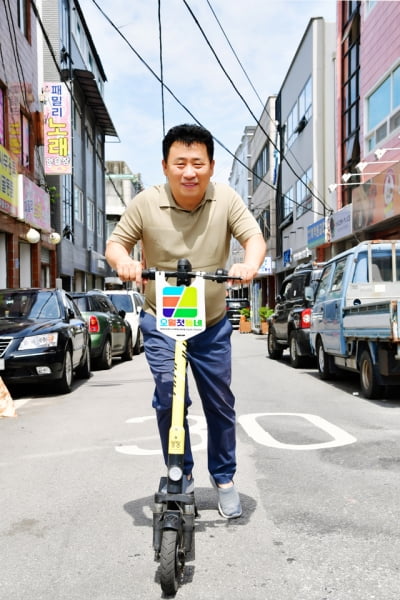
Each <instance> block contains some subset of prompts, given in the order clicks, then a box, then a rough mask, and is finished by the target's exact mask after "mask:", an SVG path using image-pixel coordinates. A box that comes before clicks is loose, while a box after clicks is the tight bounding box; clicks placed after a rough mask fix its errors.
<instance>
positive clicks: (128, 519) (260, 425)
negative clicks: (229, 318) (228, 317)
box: [0, 331, 400, 600]
mask: <svg viewBox="0 0 400 600" xmlns="http://www.w3.org/2000/svg"><path fill="white" fill-rule="evenodd" d="M233 348H234V361H233V362H234V364H233V368H234V379H233V389H234V391H235V394H236V398H237V414H238V453H237V454H238V472H237V477H236V484H237V486H238V489H239V491H240V495H241V500H242V504H243V516H242V518H240V519H238V520H235V521H231V522H228V521H226V520H224V519H222V518H221V517H220V516H219V514H218V512H217V510H216V497H215V492H214V490H213V489H212V488H211V485H210V483H209V480H208V473H207V466H206V462H205V461H206V452H205V443H206V440H205V429H204V419H203V417H202V411H201V406H200V402H199V399H198V396H197V393H196V392H195V391H194V388H193V386H192V399H193V407H192V409H191V413H190V414H191V427H192V445H193V447H194V452H195V460H196V465H195V472H194V476H195V484H196V492H195V493H196V500H197V505H198V510H199V513H200V516H199V518H198V519H197V525H196V553H195V559H194V560H193V561H191V562H188V563H187V564H186V566H185V571H184V576H183V581H182V585H181V586H180V588H179V590H178V593H177V595H176V598H177V599H181V600H188V599H190V600H202V599H208V600H226V598H229V599H230V600H243V599H244V598H251V599H252V600H350V599H351V600H372V599H375V600H398V597H399V586H400V572H399V563H398V556H399V554H400V524H399V519H398V500H397V499H398V497H399V495H400V478H399V467H400V462H399V458H398V457H399V449H400V432H399V427H398V421H399V417H400V401H399V400H397V399H395V398H392V399H386V400H383V401H380V402H372V401H367V400H364V399H363V398H361V397H360V396H359V395H358V382H357V380H356V379H354V378H352V377H349V376H347V377H346V378H344V379H343V380H341V381H336V382H331V383H327V382H322V381H320V380H319V378H318V375H317V371H316V370H314V369H311V368H310V369H301V370H297V371H296V370H294V369H292V368H291V367H290V366H289V363H288V360H287V359H286V360H283V361H281V362H276V361H272V360H270V359H269V358H267V357H266V355H267V351H266V337H265V336H257V335H253V334H239V333H238V332H237V331H235V332H234V333H233ZM152 387H153V386H152V381H151V377H150V373H149V370H148V368H147V364H146V361H145V358H144V355H143V354H141V355H140V356H135V357H134V359H133V361H132V362H128V363H126V362H125V363H120V362H119V361H115V363H114V365H113V367H112V369H111V370H110V371H96V372H94V373H93V375H92V377H91V379H90V380H89V381H88V382H86V383H82V382H81V381H79V382H77V383H76V384H75V387H74V390H73V392H72V394H70V395H65V396H47V395H42V394H39V393H36V392H38V390H33V389H31V390H28V392H29V394H28V393H27V391H24V392H23V394H20V395H18V397H17V396H14V397H15V398H16V401H15V404H16V408H17V413H18V417H17V418H16V419H11V418H9V419H2V420H0V429H1V434H0V451H1V459H0V469H1V471H0V478H1V487H2V494H1V510H0V539H1V548H2V552H1V554H2V567H3V568H2V572H3V576H2V578H1V581H0V598H1V600H10V599H11V598H12V599H13V600H131V599H132V600H136V599H140V600H147V599H156V598H162V593H161V588H160V585H159V577H158V564H157V563H156V562H154V560H153V558H154V557H153V551H152V546H151V541H152V520H151V518H152V516H151V505H152V500H153V494H154V491H155V490H156V487H157V485H158V479H159V477H160V476H161V475H164V474H165V473H164V471H165V469H164V467H163V463H162V459H161V454H160V451H159V442H158V434H157V431H156V425H155V419H154V415H153V411H152V408H151V394H152Z"/></svg>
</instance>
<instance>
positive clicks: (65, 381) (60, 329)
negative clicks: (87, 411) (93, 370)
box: [0, 288, 90, 394]
mask: <svg viewBox="0 0 400 600" xmlns="http://www.w3.org/2000/svg"><path fill="white" fill-rule="evenodd" d="M74 372H75V374H76V376H77V377H81V378H84V379H88V378H89V377H90V338H89V332H88V327H87V325H86V321H85V319H84V317H83V316H82V315H81V313H80V312H79V309H78V308H77V306H76V305H75V303H74V302H73V300H72V298H71V297H70V296H69V295H68V294H67V293H66V292H65V291H64V290H61V289H38V288H32V289H2V290H0V376H1V377H2V378H3V380H4V381H5V383H6V385H13V384H19V383H22V384H23V383H42V384H43V383H48V382H53V383H54V384H55V386H56V388H57V390H58V391H59V392H61V393H64V394H65V393H68V392H70V391H71V389H72V379H73V373H74Z"/></svg>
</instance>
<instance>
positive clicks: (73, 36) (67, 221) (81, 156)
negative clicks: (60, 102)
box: [40, 0, 117, 291]
mask: <svg viewBox="0 0 400 600" xmlns="http://www.w3.org/2000/svg"><path fill="white" fill-rule="evenodd" d="M40 42H41V46H40V47H41V49H42V56H43V69H42V74H41V75H42V77H41V89H42V100H43V111H44V113H45V121H46V118H47V115H48V118H49V119H51V118H52V114H50V113H49V112H48V109H49V104H51V100H52V99H53V98H54V97H56V95H55V94H54V90H57V89H58V88H59V87H60V84H61V85H62V89H63V90H64V93H65V94H66V96H69V98H70V106H71V113H70V114H71V116H70V126H71V138H70V140H71V141H70V144H71V148H70V154H71V163H72V168H71V169H70V170H69V171H68V170H67V169H66V170H65V171H63V168H62V165H61V167H60V166H59V165H58V167H59V168H58V169H57V165H56V167H55V168H53V164H52V163H51V162H50V161H49V159H47V160H45V166H46V167H47V170H48V173H47V177H46V180H47V183H48V187H49V188H50V190H51V191H52V194H53V198H54V202H53V203H52V224H53V226H54V228H55V229H56V231H59V232H60V233H61V241H60V244H59V246H58V249H57V255H58V263H57V269H58V273H57V276H58V278H59V279H60V280H61V282H62V287H63V288H64V289H67V290H78V291H80V290H86V289H92V288H95V287H97V288H102V287H103V283H104V277H105V276H106V275H107V263H106V260H105V257H104V249H105V238H106V208H105V170H106V167H105V150H104V145H105V139H106V136H113V137H115V136H116V135H117V134H116V131H115V128H114V125H113V123H112V120H111V118H110V116H109V114H108V111H107V107H106V105H105V102H104V99H103V91H104V84H105V82H106V75H105V73H104V70H103V67H102V64H101V61H100V57H99V55H98V53H97V51H96V48H95V46H94V43H93V40H92V37H91V35H90V31H89V29H88V26H87V24H86V21H85V18H84V15H83V13H82V10H81V8H80V5H79V2H78V1H77V0H42V3H41V34H40ZM51 108H52V112H53V111H54V105H53V104H51ZM51 122H52V123H54V119H53V120H52V121H51ZM53 132H54V129H53V130H52V129H51V128H50V133H48V135H53ZM48 145H50V142H48ZM63 150H64V149H63V147H61V146H60V148H59V151H60V154H62V153H63ZM45 151H46V139H45ZM63 159H64V161H65V157H63V158H61V159H59V161H58V162H59V163H60V162H61V163H63ZM50 160H51V159H50Z"/></svg>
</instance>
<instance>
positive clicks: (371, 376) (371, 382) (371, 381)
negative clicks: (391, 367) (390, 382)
mask: <svg viewBox="0 0 400 600" xmlns="http://www.w3.org/2000/svg"><path fill="white" fill-rule="evenodd" d="M360 387H361V392H362V394H363V396H364V397H365V398H368V399H369V400H373V399H374V398H381V397H382V395H383V389H384V387H383V385H380V384H379V383H378V381H377V376H376V369H375V365H374V364H373V362H372V358H371V355H370V353H369V351H368V350H364V352H363V353H362V354H361V358H360Z"/></svg>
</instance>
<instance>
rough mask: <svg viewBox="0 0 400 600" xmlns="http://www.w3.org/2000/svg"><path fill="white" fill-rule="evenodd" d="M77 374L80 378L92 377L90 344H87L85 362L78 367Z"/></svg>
mask: <svg viewBox="0 0 400 600" xmlns="http://www.w3.org/2000/svg"><path fill="white" fill-rule="evenodd" d="M76 376H77V377H78V378H79V379H89V378H90V346H89V344H87V345H86V348H85V355H84V357H83V362H82V364H81V365H79V367H78V368H77V369H76Z"/></svg>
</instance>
